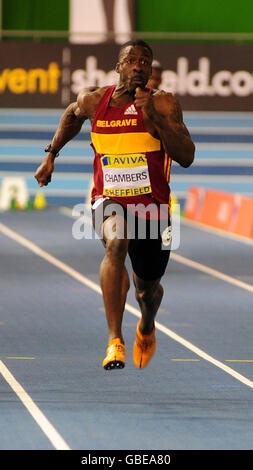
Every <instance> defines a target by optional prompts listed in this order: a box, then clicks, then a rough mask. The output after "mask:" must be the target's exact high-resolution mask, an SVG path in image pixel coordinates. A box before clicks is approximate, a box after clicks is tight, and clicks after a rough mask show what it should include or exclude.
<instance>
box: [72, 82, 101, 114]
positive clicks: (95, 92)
mask: <svg viewBox="0 0 253 470" xmlns="http://www.w3.org/2000/svg"><path fill="white" fill-rule="evenodd" d="M108 88H109V87H108V86H104V87H101V88H99V87H87V88H84V89H83V90H81V91H80V92H79V94H78V97H77V103H78V107H79V109H80V113H81V114H85V115H86V116H87V117H92V116H93V115H94V112H95V110H96V108H97V106H98V104H99V102H100V100H101V98H102V96H103V95H104V93H105V92H106V90H107V89H108Z"/></svg>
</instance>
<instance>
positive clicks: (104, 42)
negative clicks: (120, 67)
mask: <svg viewBox="0 0 253 470" xmlns="http://www.w3.org/2000/svg"><path fill="white" fill-rule="evenodd" d="M252 14H253V3H252V1H251V0H244V1H241V2H240V4H238V2H237V1H235V0H230V1H227V0H223V2H221V1H220V0H213V1H212V2H203V1H202V0H195V1H194V2H192V1H190V0H181V2H180V4H179V5H177V4H176V3H175V2H172V1H171V0H156V1H155V2H154V1H151V0H92V2H91V1H90V0H53V1H52V0H1V1H0V57H1V68H0V192H1V193H0V201H1V199H2V208H4V206H6V204H10V198H9V199H8V202H6V188H7V190H8V191H12V192H13V191H14V193H15V191H17V186H15V184H14V183H15V181H16V180H15V181H14V180H13V179H11V180H10V179H9V180H8V178H13V177H14V178H18V179H19V180H18V181H19V183H20V181H21V180H20V179H22V182H23V189H22V191H27V194H28V196H29V199H30V200H33V201H34V199H35V198H36V195H37V193H38V186H37V182H36V180H35V179H34V173H35V171H36V168H37V167H38V165H39V164H40V163H41V162H42V160H43V158H44V155H45V154H44V147H45V145H46V144H47V143H50V141H51V139H52V136H53V134H54V132H55V130H56V127H57V124H58V122H59V119H60V116H61V114H62V112H63V110H64V109H65V108H66V107H67V105H68V104H69V103H70V102H72V101H74V100H75V99H76V96H77V93H78V92H79V91H80V89H82V88H83V87H85V86H92V85H97V86H104V85H107V84H113V83H116V82H117V74H116V73H115V71H114V67H115V64H116V61H117V54H118V50H119V47H120V44H122V43H123V42H125V41H127V40H129V39H131V38H142V39H144V40H146V41H148V42H149V43H150V45H151V46H152V48H153V51H154V58H155V60H156V62H157V63H156V65H157V66H158V70H157V71H154V74H156V77H158V78H159V79H160V80H159V81H160V83H159V82H158V86H159V87H160V88H161V89H164V90H166V91H170V92H172V93H174V94H175V95H176V96H177V98H178V100H179V101H180V103H181V106H182V109H183V113H184V121H185V123H186V125H187V127H188V129H189V130H190V133H191V135H192V139H193V141H194V142H195V144H196V160H195V163H194V165H192V167H190V168H188V169H187V170H185V169H183V168H181V167H180V166H179V165H177V164H173V165H172V177H171V188H172V191H173V193H174V194H175V195H176V197H177V199H178V201H179V202H180V203H181V204H184V203H185V199H186V196H187V192H188V189H189V187H190V186H192V185H193V186H201V187H204V188H212V189H215V190H223V191H227V192H231V193H233V194H235V193H239V194H242V195H245V196H248V197H252V196H253V158H252V155H253V131H252V130H253V125H252V124H253V114H252V110H253V70H252V57H253V31H252ZM89 131H90V123H89V122H87V123H85V124H84V126H83V128H82V131H81V133H80V134H79V135H78V136H77V137H76V138H75V139H74V140H73V141H71V142H70V143H69V144H67V145H66V146H65V148H64V149H63V150H62V152H61V157H60V158H59V159H58V160H57V161H56V171H55V174H54V178H53V180H52V182H51V184H50V185H49V186H48V187H46V188H43V189H42V190H40V192H41V191H42V193H43V197H44V200H45V201H46V203H47V204H48V205H73V204H76V203H79V202H82V201H83V200H84V199H85V198H86V197H87V195H88V194H89V189H90V185H91V179H92V163H93V151H92V149H91V147H90V136H89ZM6 178H7V183H6ZM21 186H22V184H21ZM8 188H9V189H8ZM15 188H16V189H15ZM24 188H25V189H24ZM4 193H5V194H4ZM12 196H13V194H12ZM3 198H4V199H5V201H3ZM12 199H13V197H12ZM42 204H43V201H42ZM0 206H1V203H0Z"/></svg>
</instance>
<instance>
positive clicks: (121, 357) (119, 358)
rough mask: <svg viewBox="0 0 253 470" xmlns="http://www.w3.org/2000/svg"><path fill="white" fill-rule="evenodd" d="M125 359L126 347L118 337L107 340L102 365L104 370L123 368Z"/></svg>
mask: <svg viewBox="0 0 253 470" xmlns="http://www.w3.org/2000/svg"><path fill="white" fill-rule="evenodd" d="M125 361H126V348H125V345H124V344H123V343H122V342H121V339H120V338H114V339H113V340H112V341H110V342H109V344H108V348H107V350H106V357H105V358H104V360H103V367H104V369H106V370H110V369H123V367H125Z"/></svg>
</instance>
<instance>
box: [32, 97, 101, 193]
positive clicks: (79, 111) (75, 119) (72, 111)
mask: <svg viewBox="0 0 253 470" xmlns="http://www.w3.org/2000/svg"><path fill="white" fill-rule="evenodd" d="M93 91H94V90H93V89H89V90H84V91H83V92H82V93H80V94H79V96H78V98H77V101H76V102H75V103H72V104H70V105H69V106H68V107H67V109H66V110H65V112H64V113H63V115H62V117H61V120H60V122H59V125H58V127H57V130H56V132H55V135H54V137H53V140H52V142H51V145H52V148H53V150H54V151H55V152H59V151H60V150H61V149H62V147H64V145H65V144H66V143H67V142H69V141H70V140H71V139H73V138H74V137H75V136H76V135H77V134H78V133H79V132H80V130H81V127H82V125H83V123H84V121H85V120H86V119H88V118H90V116H91V115H92V109H93V107H94V103H93V101H94V100H93V99H90V96H91V94H92V92H93ZM86 97H88V99H86ZM54 160H55V155H54V154H53V153H52V152H49V153H48V154H47V156H46V158H45V160H44V162H43V163H42V164H41V165H40V166H39V168H38V169H37V171H36V173H35V178H36V179H37V181H38V183H39V186H47V185H48V183H50V181H51V175H52V173H53V171H54Z"/></svg>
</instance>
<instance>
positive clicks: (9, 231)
mask: <svg viewBox="0 0 253 470" xmlns="http://www.w3.org/2000/svg"><path fill="white" fill-rule="evenodd" d="M0 231H1V232H2V233H3V234H4V235H6V236H7V237H9V238H11V239H12V240H14V241H15V242H17V243H19V244H21V245H22V246H24V247H26V248H27V249H29V250H30V251H32V252H33V253H35V254H36V255H38V256H40V257H41V258H43V259H44V260H46V261H48V262H49V263H51V264H52V265H54V266H56V267H57V268H59V269H61V270H62V271H64V272H65V273H66V274H68V275H69V276H71V277H73V278H74V279H76V280H77V281H79V282H80V283H82V284H84V285H85V286H88V287H90V288H91V289H92V290H94V291H95V292H97V293H98V294H100V295H102V291H101V288H100V286H99V285H98V284H96V283H95V282H93V281H91V280H90V279H88V278H87V277H86V276H84V275H83V274H81V273H79V272H78V271H76V270H75V269H73V268H71V267H70V266H68V265H67V264H65V263H63V262H62V261H60V260H58V259H57V258H55V257H54V256H52V255H50V254H49V253H47V252H46V251H45V250H43V249H41V248H40V247H39V246H37V245H35V243H33V242H31V241H29V240H28V239H26V238H24V237H23V236H21V235H19V234H18V233H16V232H15V231H14V230H12V229H10V228H8V227H7V226H6V225H4V224H2V223H0ZM238 287H241V285H240V286H238ZM250 287H251V286H250ZM125 309H126V310H127V311H128V312H130V313H132V314H133V315H135V316H136V317H138V318H140V316H141V315H140V312H139V311H138V310H137V309H136V308H135V307H133V306H132V305H130V304H128V303H126V306H125ZM156 328H157V330H159V331H161V332H163V333H164V334H165V335H167V336H169V337H170V338H172V339H173V340H174V341H176V342H178V343H180V344H181V345H182V346H184V347H185V348H186V349H189V350H190V351H192V352H193V353H195V354H196V355H197V356H199V357H201V358H202V359H205V360H206V361H207V362H210V363H211V364H213V365H215V366H216V367H218V368H219V369H221V370H223V371H224V372H226V373H227V374H229V375H231V376H232V377H234V378H235V379H236V380H238V381H239V382H241V383H243V384H244V385H246V386H248V387H250V388H252V389H253V381H251V380H249V379H248V378H247V377H245V376H243V375H241V374H239V373H238V372H236V371H235V370H234V369H232V368H231V367H229V366H227V365H226V364H224V363H222V362H221V361H218V360H217V359H215V358H214V357H212V356H210V355H209V354H207V353H206V352H205V351H203V350H202V349H200V348H198V347H197V346H195V345H194V344H192V343H191V342H190V341H188V340H186V339H184V338H183V337H182V336H179V335H178V334H177V333H175V332H174V331H172V330H170V329H169V328H167V327H166V326H164V325H162V324H161V323H159V322H156Z"/></svg>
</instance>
